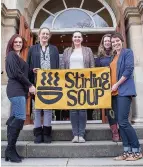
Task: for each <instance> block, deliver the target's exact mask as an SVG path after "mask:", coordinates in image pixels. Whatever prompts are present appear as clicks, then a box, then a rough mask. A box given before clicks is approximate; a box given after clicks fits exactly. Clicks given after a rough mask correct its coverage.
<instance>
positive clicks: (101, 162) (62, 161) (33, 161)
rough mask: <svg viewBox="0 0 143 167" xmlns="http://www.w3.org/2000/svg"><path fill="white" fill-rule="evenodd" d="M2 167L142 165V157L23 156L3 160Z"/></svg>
mask: <svg viewBox="0 0 143 167" xmlns="http://www.w3.org/2000/svg"><path fill="white" fill-rule="evenodd" d="M1 166H3V167H133V166H134V167H143V159H140V160H138V161H133V162H128V161H115V160H113V158H69V159H68V158H25V159H24V160H23V161H22V163H11V162H5V161H4V159H3V158H2V159H1Z"/></svg>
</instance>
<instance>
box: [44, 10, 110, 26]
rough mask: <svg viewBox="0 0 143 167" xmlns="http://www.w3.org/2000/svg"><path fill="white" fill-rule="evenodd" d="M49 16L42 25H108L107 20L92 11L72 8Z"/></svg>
mask: <svg viewBox="0 0 143 167" xmlns="http://www.w3.org/2000/svg"><path fill="white" fill-rule="evenodd" d="M55 15H56V16H55V17H54V16H49V17H48V18H47V19H46V20H45V21H44V23H43V24H42V25H41V27H49V28H53V29H61V28H94V27H108V24H107V23H106V21H105V20H104V19H103V18H102V17H100V16H99V15H97V14H95V15H94V13H93V12H91V11H87V10H83V9H78V8H71V9H67V10H64V11H61V12H58V13H56V14H55Z"/></svg>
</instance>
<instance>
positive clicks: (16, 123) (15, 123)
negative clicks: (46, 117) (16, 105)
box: [5, 118, 24, 162]
mask: <svg viewBox="0 0 143 167" xmlns="http://www.w3.org/2000/svg"><path fill="white" fill-rule="evenodd" d="M7 125H8V128H7V130H8V131H7V138H8V146H7V148H6V150H5V160H6V161H9V160H10V161H11V162H21V158H20V157H19V156H18V154H17V151H16V142H17V138H18V136H19V133H20V130H21V129H22V128H23V125H24V120H22V119H17V118H14V119H12V120H11V121H10V119H8V121H7Z"/></svg>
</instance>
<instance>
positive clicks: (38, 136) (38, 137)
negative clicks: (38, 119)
mask: <svg viewBox="0 0 143 167" xmlns="http://www.w3.org/2000/svg"><path fill="white" fill-rule="evenodd" d="M33 132H34V136H35V139H34V143H35V144H38V143H42V142H43V129H42V127H38V128H34V130H33Z"/></svg>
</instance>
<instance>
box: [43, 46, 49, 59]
mask: <svg viewBox="0 0 143 167" xmlns="http://www.w3.org/2000/svg"><path fill="white" fill-rule="evenodd" d="M45 47H46V49H45V51H43V49H42V46H41V51H42V54H43V56H44V60H46V52H47V48H48V45H47V46H45Z"/></svg>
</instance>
